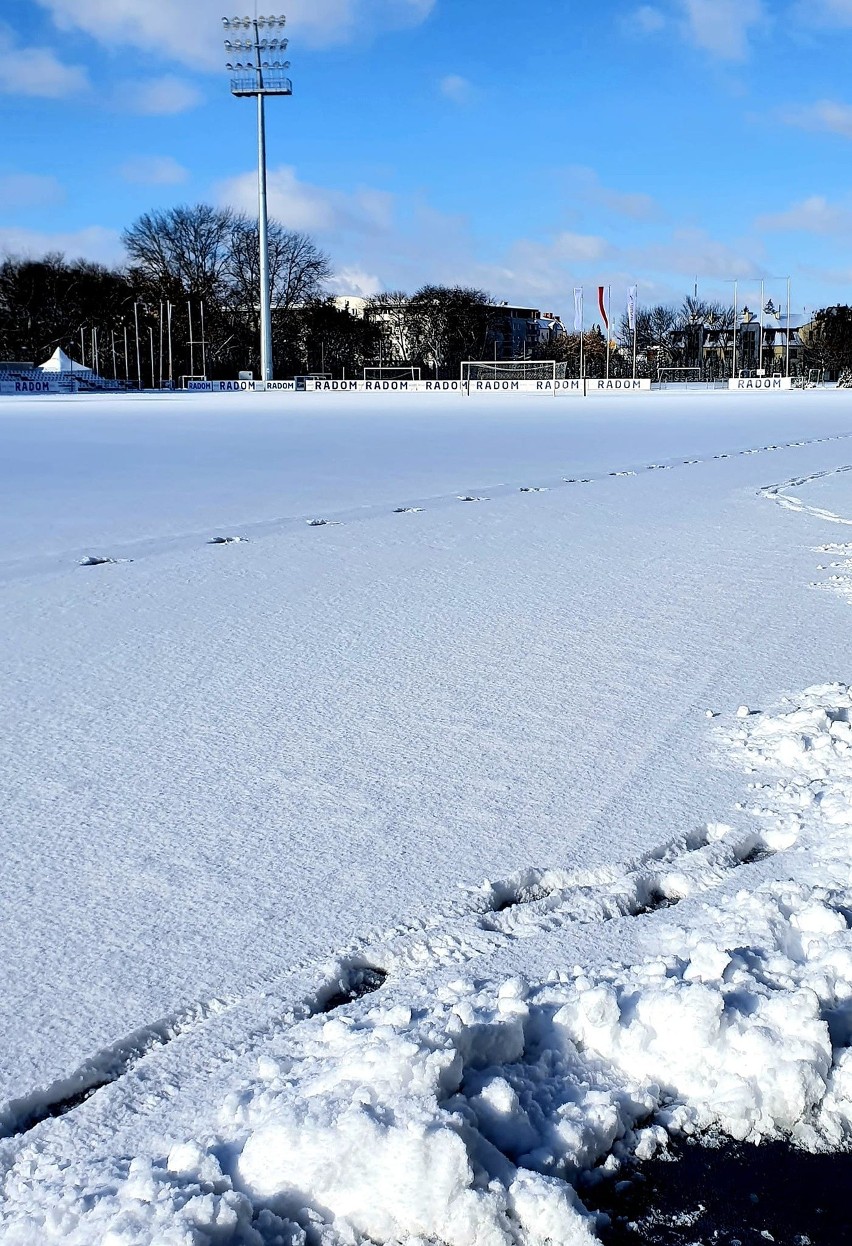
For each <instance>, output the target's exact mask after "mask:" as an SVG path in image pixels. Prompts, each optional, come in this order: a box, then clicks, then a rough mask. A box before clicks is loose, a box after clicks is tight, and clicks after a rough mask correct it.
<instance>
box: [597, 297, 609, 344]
mask: <svg viewBox="0 0 852 1246" xmlns="http://www.w3.org/2000/svg"><path fill="white" fill-rule="evenodd" d="M605 294H606V286H598V307H600V309H601V316H602V317H603V322H604V328H605V329H606V331H607V333H609V316H608V314H607V308H606V298H605Z"/></svg>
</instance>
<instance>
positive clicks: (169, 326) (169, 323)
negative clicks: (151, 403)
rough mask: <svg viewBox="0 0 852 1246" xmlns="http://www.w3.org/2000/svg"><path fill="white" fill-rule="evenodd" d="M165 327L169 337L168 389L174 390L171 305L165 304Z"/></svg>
mask: <svg viewBox="0 0 852 1246" xmlns="http://www.w3.org/2000/svg"><path fill="white" fill-rule="evenodd" d="M166 326H167V329H168V335H169V389H174V387H175V378H174V375H173V373H172V305H171V303H168V302H167V303H166Z"/></svg>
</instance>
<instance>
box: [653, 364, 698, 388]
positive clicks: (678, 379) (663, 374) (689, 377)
mask: <svg viewBox="0 0 852 1246" xmlns="http://www.w3.org/2000/svg"><path fill="white" fill-rule="evenodd" d="M657 376H658V379H659V382H660V384H661V385H667V384H668V385H673V384H677V383H683V382H685V381H703V380H704V377H703V375H702V371H701V368H700V367H677V368H675V367H670V368H660V370H659V372H658V373H657Z"/></svg>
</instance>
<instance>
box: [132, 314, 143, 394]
mask: <svg viewBox="0 0 852 1246" xmlns="http://www.w3.org/2000/svg"><path fill="white" fill-rule="evenodd" d="M133 319H134V322H135V325H136V381H137V387H138V388H139V389H141V388H142V353H141V351H140V350H139V304H138V303H134V304H133Z"/></svg>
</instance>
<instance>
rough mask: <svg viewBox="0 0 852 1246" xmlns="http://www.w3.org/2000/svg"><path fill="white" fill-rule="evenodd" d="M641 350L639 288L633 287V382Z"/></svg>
mask: <svg viewBox="0 0 852 1246" xmlns="http://www.w3.org/2000/svg"><path fill="white" fill-rule="evenodd" d="M638 350H639V287H638V286H634V287H633V380H634V381H635V380H636V356H637V353H638Z"/></svg>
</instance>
